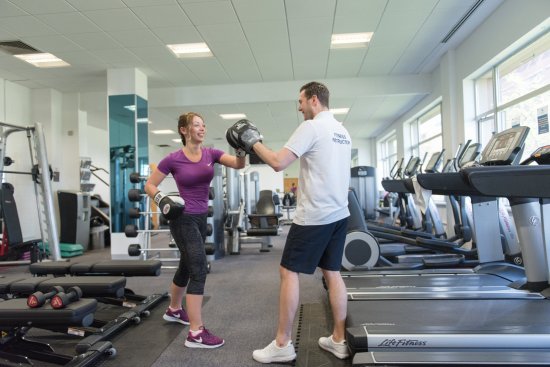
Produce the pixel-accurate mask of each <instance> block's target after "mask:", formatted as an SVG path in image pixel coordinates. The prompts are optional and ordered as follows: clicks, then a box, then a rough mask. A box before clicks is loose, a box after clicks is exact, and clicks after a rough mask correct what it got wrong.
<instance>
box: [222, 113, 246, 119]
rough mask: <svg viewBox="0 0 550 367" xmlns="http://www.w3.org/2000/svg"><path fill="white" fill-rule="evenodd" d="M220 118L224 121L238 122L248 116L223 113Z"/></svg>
mask: <svg viewBox="0 0 550 367" xmlns="http://www.w3.org/2000/svg"><path fill="white" fill-rule="evenodd" d="M220 117H221V118H222V119H224V120H236V119H245V118H246V115H245V114H244V113H222V114H220Z"/></svg>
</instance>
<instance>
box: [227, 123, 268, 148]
mask: <svg viewBox="0 0 550 367" xmlns="http://www.w3.org/2000/svg"><path fill="white" fill-rule="evenodd" d="M225 137H226V139H227V142H228V143H229V145H231V146H232V147H233V148H235V149H239V148H240V149H244V151H246V152H247V153H252V151H253V149H252V146H253V145H254V144H256V143H257V142H259V141H260V142H261V141H262V139H263V136H262V135H261V134H260V132H259V131H258V128H257V127H256V126H255V125H254V124H253V123H252V122H250V121H248V120H244V119H243V120H239V121H237V122H235V124H233V126H231V127H230V128H229V129H227V131H226V133H225Z"/></svg>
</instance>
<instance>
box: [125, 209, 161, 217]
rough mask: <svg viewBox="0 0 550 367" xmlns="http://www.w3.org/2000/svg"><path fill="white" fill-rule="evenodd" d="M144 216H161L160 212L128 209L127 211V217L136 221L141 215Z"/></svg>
mask: <svg viewBox="0 0 550 367" xmlns="http://www.w3.org/2000/svg"><path fill="white" fill-rule="evenodd" d="M146 214H161V213H160V212H158V211H157V212H140V211H139V208H130V209H128V216H129V217H130V218H132V219H137V218H139V217H140V216H142V215H146Z"/></svg>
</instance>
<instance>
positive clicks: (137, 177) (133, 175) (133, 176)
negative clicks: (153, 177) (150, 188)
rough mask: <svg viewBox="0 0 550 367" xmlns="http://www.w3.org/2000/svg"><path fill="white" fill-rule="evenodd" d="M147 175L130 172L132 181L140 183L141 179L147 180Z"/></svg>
mask: <svg viewBox="0 0 550 367" xmlns="http://www.w3.org/2000/svg"><path fill="white" fill-rule="evenodd" d="M147 179H148V177H147V176H142V175H140V174H139V172H132V173H130V182H131V183H140V182H141V181H145V180H147Z"/></svg>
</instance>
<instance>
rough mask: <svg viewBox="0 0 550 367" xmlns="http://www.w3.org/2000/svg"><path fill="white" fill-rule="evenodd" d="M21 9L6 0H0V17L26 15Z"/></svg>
mask: <svg viewBox="0 0 550 367" xmlns="http://www.w3.org/2000/svg"><path fill="white" fill-rule="evenodd" d="M28 14H29V13H27V12H26V11H24V10H23V9H21V8H19V7H17V6H15V5H13V4H12V3H10V2H8V0H0V18H4V17H15V16H20V15H28Z"/></svg>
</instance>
